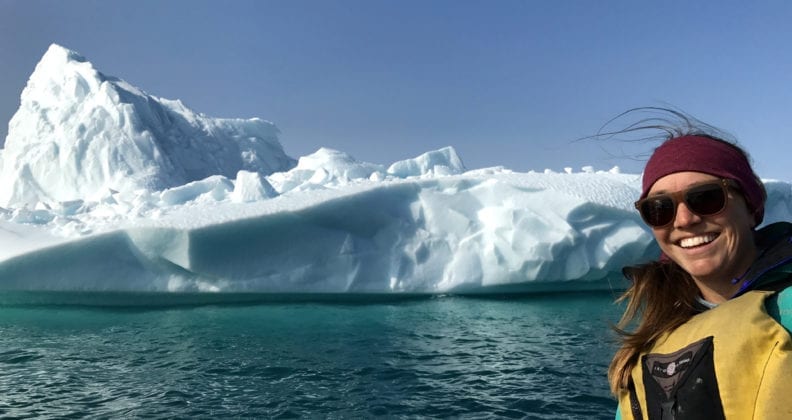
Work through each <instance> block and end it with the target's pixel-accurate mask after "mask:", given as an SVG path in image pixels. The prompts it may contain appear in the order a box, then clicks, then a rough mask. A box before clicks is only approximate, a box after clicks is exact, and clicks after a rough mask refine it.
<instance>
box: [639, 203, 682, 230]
mask: <svg viewBox="0 0 792 420" xmlns="http://www.w3.org/2000/svg"><path fill="white" fill-rule="evenodd" d="M674 211H675V208H674V201H673V200H672V199H671V197H669V196H667V195H658V196H656V197H651V198H648V199H646V200H644V202H643V203H641V217H643V219H644V221H645V222H646V223H648V224H649V225H651V226H656V227H657V226H664V225H667V224H668V223H670V222H671V221H672V220H674Z"/></svg>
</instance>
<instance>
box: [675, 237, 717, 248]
mask: <svg viewBox="0 0 792 420" xmlns="http://www.w3.org/2000/svg"><path fill="white" fill-rule="evenodd" d="M717 237H718V235H715V234H709V235H701V236H694V237H692V238H685V239H682V240H681V241H679V246H681V247H682V248H693V247H694V246H701V245H704V244H708V243H710V242H712V241H714V240H715V238H717Z"/></svg>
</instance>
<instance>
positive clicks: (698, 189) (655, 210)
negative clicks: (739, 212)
mask: <svg viewBox="0 0 792 420" xmlns="http://www.w3.org/2000/svg"><path fill="white" fill-rule="evenodd" d="M728 188H738V184H737V183H736V182H735V181H733V180H731V179H721V180H718V181H715V182H708V183H706V184H699V185H695V186H693V187H690V188H688V189H686V190H682V191H676V192H672V193H663V194H657V195H653V196H651V197H646V198H644V199H642V200H638V201H636V202H635V208H636V209H638V211H639V212H640V213H641V218H643V220H644V222H646V224H647V225H649V226H651V227H653V228H661V227H665V226H668V225H669V224H671V222H673V221H674V219H675V218H676V211H677V208H678V207H679V203H680V202H684V203H685V206H687V208H688V210H690V211H691V212H692V213H694V214H696V215H697V216H713V215H716V214H718V213H720V212H722V211H723V209H725V208H726V201H727V197H728V196H729V193H728V191H727V190H728Z"/></svg>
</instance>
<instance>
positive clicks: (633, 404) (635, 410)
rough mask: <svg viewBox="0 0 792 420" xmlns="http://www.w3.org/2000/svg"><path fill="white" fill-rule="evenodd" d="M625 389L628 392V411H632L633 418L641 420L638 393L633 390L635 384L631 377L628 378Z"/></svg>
mask: <svg viewBox="0 0 792 420" xmlns="http://www.w3.org/2000/svg"><path fill="white" fill-rule="evenodd" d="M627 390H628V392H629V393H630V411H632V415H633V419H635V420H643V413H642V412H641V404H640V403H639V402H638V394H637V393H636V392H635V384H634V383H633V381H632V378H630V383H629V384H627Z"/></svg>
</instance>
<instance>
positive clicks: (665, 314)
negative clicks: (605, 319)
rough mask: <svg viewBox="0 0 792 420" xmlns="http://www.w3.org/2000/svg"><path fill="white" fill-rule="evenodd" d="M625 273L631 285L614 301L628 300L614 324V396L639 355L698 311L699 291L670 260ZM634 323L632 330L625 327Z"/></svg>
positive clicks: (611, 376)
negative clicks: (616, 341) (618, 342)
mask: <svg viewBox="0 0 792 420" xmlns="http://www.w3.org/2000/svg"><path fill="white" fill-rule="evenodd" d="M624 274H625V276H627V278H628V279H630V280H631V281H632V285H631V286H630V287H629V288H628V289H627V291H625V292H624V294H622V295H621V296H620V297H619V298H618V299H617V300H616V302H617V303H618V302H623V301H627V307H626V308H625V310H624V314H623V315H622V317H621V320H619V322H618V324H616V326H615V327H614V330H616V332H617V333H619V335H620V338H621V341H622V345H621V347H620V348H619V350H617V351H616V354H615V355H614V357H613V360H612V361H611V364H610V367H609V368H608V381H609V382H610V388H611V392H613V393H614V394H615V395H616V394H618V392H619V390H621V389H626V388H627V384H628V382H629V379H630V372H632V370H633V368H634V367H635V365H636V364H637V363H638V356H639V355H640V354H641V352H643V351H645V350H648V349H649V348H650V347H651V346H652V345H653V344H654V343H655V342H656V341H657V339H658V338H659V337H660V336H661V335H663V334H665V333H666V332H668V331H671V330H673V329H674V328H676V327H678V326H680V325H682V324H684V323H685V322H686V321H687V320H688V319H690V318H691V317H692V316H693V315H695V314H696V313H698V312H699V310H698V309H696V296H698V293H699V290H698V287H697V286H696V284H695V283H694V282H693V279H692V278H691V277H690V274H688V273H687V272H686V271H685V270H683V269H682V267H680V266H679V265H678V264H677V263H675V262H673V261H655V262H651V263H648V264H644V265H639V266H635V267H627V268H625V269H624ZM636 322H637V325H636V326H635V328H634V329H633V330H632V331H627V328H628V327H629V326H631V325H633V324H635V323H636Z"/></svg>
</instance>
